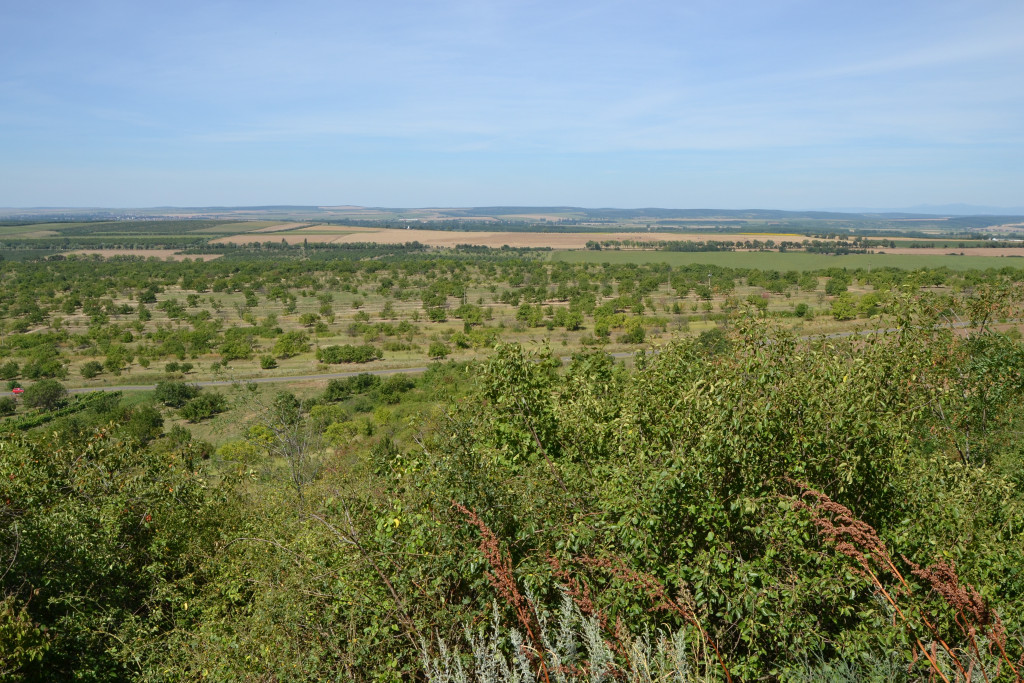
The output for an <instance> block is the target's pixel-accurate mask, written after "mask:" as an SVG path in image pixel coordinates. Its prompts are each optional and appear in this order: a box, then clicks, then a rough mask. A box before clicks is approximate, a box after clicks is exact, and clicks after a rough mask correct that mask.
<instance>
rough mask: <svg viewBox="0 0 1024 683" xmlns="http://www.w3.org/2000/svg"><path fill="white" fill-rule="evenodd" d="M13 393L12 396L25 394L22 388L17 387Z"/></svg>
mask: <svg viewBox="0 0 1024 683" xmlns="http://www.w3.org/2000/svg"><path fill="white" fill-rule="evenodd" d="M11 393H12V394H24V393H25V390H24V389H22V388H21V387H17V388H15V389H11Z"/></svg>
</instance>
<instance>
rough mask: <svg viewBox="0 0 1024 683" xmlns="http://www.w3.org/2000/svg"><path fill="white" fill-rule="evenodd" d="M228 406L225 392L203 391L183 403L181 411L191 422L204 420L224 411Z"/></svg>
mask: <svg viewBox="0 0 1024 683" xmlns="http://www.w3.org/2000/svg"><path fill="white" fill-rule="evenodd" d="M227 408H228V401H227V398H225V397H224V395H223V394H218V393H215V392H203V393H201V394H199V395H198V396H196V397H195V398H193V399H190V400H189V401H188V402H187V403H186V404H185V405H183V406H182V407H181V409H180V410H179V413H180V414H181V416H182V417H183V418H185V419H186V420H188V421H189V422H202V421H203V420H206V419H209V418H211V417H213V416H214V415H218V414H220V413H223V412H224V411H225V410H227Z"/></svg>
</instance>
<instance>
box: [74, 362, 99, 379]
mask: <svg viewBox="0 0 1024 683" xmlns="http://www.w3.org/2000/svg"><path fill="white" fill-rule="evenodd" d="M79 372H81V374H82V377H83V378H84V379H92V378H94V377H96V376H97V375H99V374H100V373H101V372H103V363H100V362H99V361H95V360H90V361H86V362H85V363H83V364H82V367H81V368H80V369H79Z"/></svg>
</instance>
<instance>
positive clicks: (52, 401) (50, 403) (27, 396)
mask: <svg viewBox="0 0 1024 683" xmlns="http://www.w3.org/2000/svg"><path fill="white" fill-rule="evenodd" d="M67 397H68V390H67V389H66V388H65V387H64V385H63V384H61V383H60V382H58V381H57V380H55V379H44V380H40V381H38V382H35V383H34V384H31V385H29V387H28V388H27V389H25V393H24V394H22V397H21V398H22V400H23V401H24V402H25V405H26V406H28V407H29V408H37V409H39V410H43V411H45V410H53V409H55V408H59V407H60V406H61V405H62V404H63V403H64V401H66V400H67Z"/></svg>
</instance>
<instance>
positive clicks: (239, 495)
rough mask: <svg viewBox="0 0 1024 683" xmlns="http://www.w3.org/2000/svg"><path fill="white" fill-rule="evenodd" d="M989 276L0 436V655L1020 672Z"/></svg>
mask: <svg viewBox="0 0 1024 683" xmlns="http://www.w3.org/2000/svg"><path fill="white" fill-rule="evenodd" d="M996 280H997V279H996ZM996 280H994V281H993V282H991V283H989V284H980V285H977V286H975V287H972V288H971V289H970V291H964V292H962V293H961V294H959V295H955V296H954V295H936V294H921V293H913V294H901V293H899V292H893V293H892V295H891V296H890V297H889V298H887V299H886V301H885V302H884V304H883V306H884V311H882V312H880V314H882V315H883V316H884V318H883V320H882V321H881V322H882V324H883V325H884V326H887V327H891V328H892V329H893V330H894V331H893V332H890V333H884V334H882V333H879V334H875V335H869V336H863V337H861V336H858V337H846V338H835V339H821V338H817V339H802V338H800V337H798V336H797V335H795V334H794V333H793V332H792V331H790V330H787V329H784V328H782V327H780V326H778V325H777V324H776V323H775V322H773V321H772V320H771V319H766V318H764V317H763V316H762V315H761V314H760V313H759V312H758V309H757V308H756V307H753V306H751V307H750V309H749V311H748V312H747V313H746V314H745V315H741V316H740V315H738V316H737V317H736V318H735V319H734V323H733V325H731V326H730V327H727V328H720V329H719V328H716V330H717V331H716V332H715V333H714V334H704V335H700V336H694V337H687V338H680V339H678V340H677V341H673V342H671V343H669V344H666V345H665V346H663V347H662V348H661V349H660V352H659V353H656V354H650V355H647V354H644V353H638V354H637V355H636V356H635V358H634V359H633V362H632V363H630V364H629V365H628V366H627V365H626V364H623V363H621V362H618V361H616V360H615V359H614V358H612V357H610V356H609V355H608V354H607V353H606V352H605V351H603V350H601V349H591V350H587V351H584V352H581V353H577V354H575V355H573V357H572V359H571V361H570V362H568V363H562V362H561V361H559V360H558V358H557V356H556V355H555V354H554V353H553V352H552V351H551V350H550V349H549V348H547V347H544V346H539V347H536V348H535V349H533V350H527V349H526V348H524V347H523V346H521V345H519V344H515V343H511V344H508V343H498V344H496V346H495V347H494V349H493V350H492V351H490V352H489V355H488V356H487V357H486V359H484V360H481V361H479V362H475V363H470V364H463V363H449V364H434V365H433V366H431V368H430V370H429V371H428V372H427V373H426V374H425V375H423V376H422V377H421V378H419V379H416V380H411V379H408V378H402V377H396V378H390V379H381V378H379V377H375V376H372V375H362V376H360V377H355V378H352V379H349V380H334V381H332V382H331V383H329V384H328V385H327V387H326V389H325V390H324V391H323V393H320V394H316V395H313V396H308V397H305V398H299V397H296V396H295V395H293V394H290V393H287V392H280V393H265V392H262V393H261V392H259V391H256V389H255V387H247V386H245V385H244V384H243V385H240V386H238V387H237V388H236V389H235V390H234V391H233V392H230V393H229V395H228V396H227V397H226V398H224V399H223V400H224V401H225V403H230V404H231V409H232V410H238V411H239V413H238V414H239V415H242V414H245V415H248V416H250V419H249V420H248V421H247V422H246V424H245V425H243V427H244V429H243V431H242V433H241V435H240V436H239V438H236V439H233V440H230V441H228V442H226V443H223V444H222V445H221V446H220V447H219V448H217V449H213V448H212V447H211V446H210V445H209V444H206V443H204V442H201V441H199V440H197V439H196V438H194V437H193V436H191V435H190V434H189V433H188V431H187V430H185V429H182V428H181V427H179V426H175V427H173V428H171V429H169V430H166V431H165V430H164V427H163V425H164V417H165V416H168V415H169V413H168V411H170V410H175V408H173V406H174V405H179V404H180V405H188V403H189V402H190V401H194V400H196V395H195V393H194V392H192V391H190V390H188V387H187V385H182V386H177V385H174V386H171V385H165V386H164V388H163V389H161V390H160V392H158V393H159V396H160V400H161V401H163V404H161V405H163V406H166V407H159V406H158V408H157V409H154V408H153V407H151V406H150V405H149V404H147V403H145V402H142V403H139V402H136V403H126V402H124V401H123V399H122V398H121V397H117V396H114V397H111V398H110V399H108V400H105V401H92V402H89V403H87V404H85V405H83V406H81V407H79V408H76V410H75V411H73V412H71V413H68V412H67V411H65V412H64V413H60V414H57V415H55V416H54V417H53V419H52V420H50V421H48V422H46V424H45V425H41V426H38V427H34V428H27V430H22V431H21V432H20V433H19V432H14V431H9V432H8V433H7V434H6V435H4V436H3V437H2V438H0V452H2V453H3V457H2V458H0V504H2V506H0V560H2V561H0V566H2V567H3V568H4V571H3V572H2V573H0V598H2V603H0V643H2V645H3V647H0V672H2V674H0V675H2V676H3V677H5V678H6V679H9V680H72V679H74V680H124V679H130V680H296V681H298V680H311V679H315V680H367V681H369V680H425V679H429V680H433V681H449V680H450V681H459V680H481V681H488V680H517V681H570V680H571V681H576V680H590V681H593V680H631V681H645V680H801V681H803V680H907V681H917V680H922V681H923V680H936V679H939V680H943V679H945V680H950V681H952V680H968V679H971V680H983V679H987V680H1007V681H1014V680H1020V677H1021V676H1020V673H1021V672H1022V665H1021V659H1020V658H1021V656H1022V655H1024V646H1022V640H1021V636H1022V634H1024V624H1022V623H1021V618H1022V615H1024V580H1022V574H1021V567H1024V538H1022V536H1021V533H1020V532H1021V528H1022V525H1024V506H1022V503H1024V476H1022V472H1024V469H1022V467H1021V464H1022V463H1021V459H1022V455H1024V454H1022V447H1021V443H1022V441H1021V439H1020V438H1019V434H1020V429H1021V425H1022V418H1024V413H1022V409H1021V398H1022V396H1021V394H1022V392H1024V375H1022V372H1024V346H1022V345H1021V343H1020V341H1019V339H1018V338H1017V337H1019V335H1014V334H1007V333H1005V332H1001V331H999V330H1005V329H1006V328H1005V326H1002V327H1000V326H998V325H996V323H997V321H998V320H1001V319H1013V318H1016V308H1015V307H1016V303H1017V302H1018V301H1019V300H1020V296H1019V291H1017V288H1016V286H1015V285H1014V284H1013V283H1011V282H1009V281H1006V280H1003V281H996ZM956 319H960V320H963V321H964V322H965V323H968V326H967V327H962V328H951V327H949V326H948V325H947V324H946V323H947V321H949V320H956ZM200 395H201V394H200ZM61 405H67V403H66V399H64V398H63V397H61V396H54V405H53V406H49V407H39V408H36V409H35V410H37V411H38V412H39V414H44V413H45V412H46V411H47V410H53V409H57V410H60V409H61V408H60V407H59V406H61ZM223 407H227V406H226V405H225V406H223Z"/></svg>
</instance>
